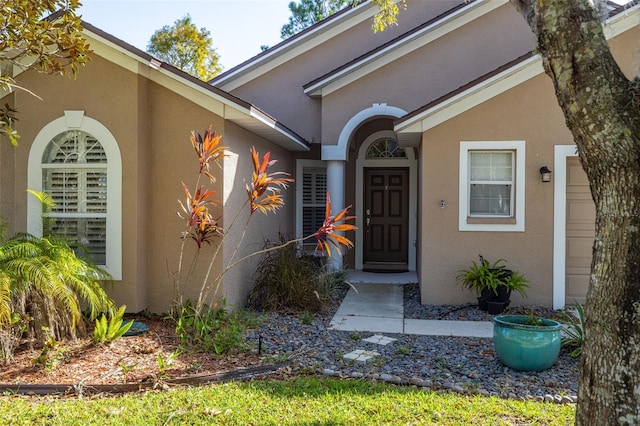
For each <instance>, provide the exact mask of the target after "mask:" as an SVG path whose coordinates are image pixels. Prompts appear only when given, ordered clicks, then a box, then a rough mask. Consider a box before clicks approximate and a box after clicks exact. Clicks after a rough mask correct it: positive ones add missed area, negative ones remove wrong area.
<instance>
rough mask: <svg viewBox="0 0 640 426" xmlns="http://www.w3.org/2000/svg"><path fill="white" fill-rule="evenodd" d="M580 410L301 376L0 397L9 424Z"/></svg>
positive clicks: (359, 420) (350, 420) (491, 416)
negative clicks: (90, 394)
mask: <svg viewBox="0 0 640 426" xmlns="http://www.w3.org/2000/svg"><path fill="white" fill-rule="evenodd" d="M575 411H576V407H575V404H549V403H545V402H538V401H534V400H526V401H520V400H515V399H510V398H498V397H486V396H481V395H461V394H457V393H454V392H434V391H431V390H426V389H424V390H421V389H414V388H413V387H411V386H394V385H390V384H385V383H375V382H369V381H365V380H344V379H334V378H331V379H328V378H321V379H319V378H317V377H295V378H294V379H292V380H284V381H275V380H250V381H239V382H231V383H223V384H220V385H216V386H203V387H199V388H198V387H196V388H192V387H188V388H184V389H182V388H176V389H172V391H171V392H146V393H135V394H131V395H123V396H114V397H110V398H46V399H43V398H14V397H9V396H7V397H4V398H0V423H2V424H6V425H43V424H47V425H65V426H72V425H73V426H76V425H87V424H92V425H123V424H125V425H131V426H136V425H178V424H182V425H246V424H260V425H514V424H520V425H547V426H556V425H558V426H559V425H563V426H564V425H569V424H573V423H574V416H575Z"/></svg>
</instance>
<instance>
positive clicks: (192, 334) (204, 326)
mask: <svg viewBox="0 0 640 426" xmlns="http://www.w3.org/2000/svg"><path fill="white" fill-rule="evenodd" d="M221 305H222V306H220V307H218V306H217V305H214V306H213V307H209V308H207V309H204V310H202V311H200V313H198V311H197V310H196V308H195V306H194V305H193V304H192V303H191V302H190V301H186V302H185V303H184V304H183V305H182V306H181V307H180V308H179V309H178V312H176V313H174V315H173V319H174V320H175V321H176V334H177V335H178V338H179V339H180V345H181V346H182V347H183V348H185V349H190V350H196V351H205V352H213V353H215V354H217V355H222V354H224V353H228V352H234V351H241V350H245V349H247V348H248V346H247V344H246V342H245V341H244V332H245V330H246V329H247V328H248V327H250V326H252V325H254V321H253V319H252V318H251V317H250V316H249V315H248V314H247V313H244V312H234V313H232V314H229V312H228V311H227V309H226V302H225V301H224V300H223V302H222V304H221Z"/></svg>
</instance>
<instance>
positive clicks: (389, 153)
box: [366, 138, 407, 158]
mask: <svg viewBox="0 0 640 426" xmlns="http://www.w3.org/2000/svg"><path fill="white" fill-rule="evenodd" d="M366 158H407V154H406V152H404V148H402V147H399V146H398V143H397V142H396V141H395V139H391V138H382V139H378V140H376V141H374V142H372V143H371V145H369V148H368V149H367V155H366Z"/></svg>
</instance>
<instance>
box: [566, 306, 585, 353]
mask: <svg viewBox="0 0 640 426" xmlns="http://www.w3.org/2000/svg"><path fill="white" fill-rule="evenodd" d="M563 316H564V318H563V319H562V320H561V322H562V324H563V327H562V346H568V347H570V348H573V350H572V351H571V356H573V357H578V356H580V355H581V354H582V344H583V343H584V308H583V306H582V305H581V304H580V303H579V302H575V309H574V311H573V312H572V313H571V314H568V313H566V312H563Z"/></svg>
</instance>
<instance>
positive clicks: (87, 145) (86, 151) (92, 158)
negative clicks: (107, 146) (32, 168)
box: [42, 130, 107, 164]
mask: <svg viewBox="0 0 640 426" xmlns="http://www.w3.org/2000/svg"><path fill="white" fill-rule="evenodd" d="M106 162H107V155H106V153H105V151H104V148H103V147H102V145H101V144H100V142H98V141H97V139H96V138H94V137H93V136H91V135H90V134H89V133H86V132H82V131H79V130H69V131H67V132H64V133H60V134H59V135H58V136H56V137H55V138H53V139H52V140H51V142H49V145H48V146H47V148H46V149H45V151H44V154H43V155H42V163H43V164H54V163H55V164H58V163H63V164H85V163H106Z"/></svg>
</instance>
